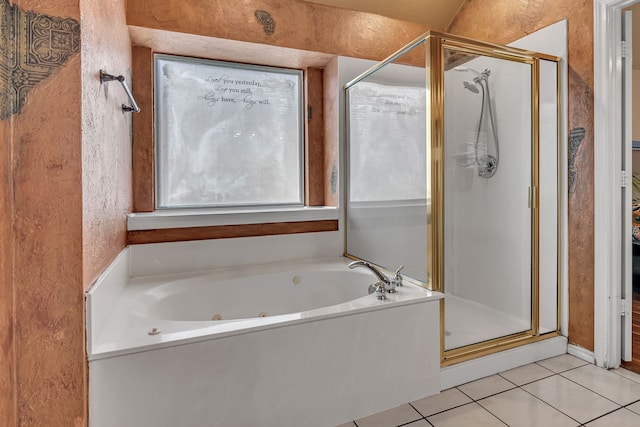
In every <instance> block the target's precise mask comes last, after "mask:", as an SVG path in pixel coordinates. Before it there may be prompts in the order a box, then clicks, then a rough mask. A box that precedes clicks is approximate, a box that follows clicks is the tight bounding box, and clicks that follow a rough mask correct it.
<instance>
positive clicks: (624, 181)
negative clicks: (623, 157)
mask: <svg viewBox="0 0 640 427" xmlns="http://www.w3.org/2000/svg"><path fill="white" fill-rule="evenodd" d="M627 185H629V174H627V171H625V170H621V171H620V186H621V187H622V188H626V187H627Z"/></svg>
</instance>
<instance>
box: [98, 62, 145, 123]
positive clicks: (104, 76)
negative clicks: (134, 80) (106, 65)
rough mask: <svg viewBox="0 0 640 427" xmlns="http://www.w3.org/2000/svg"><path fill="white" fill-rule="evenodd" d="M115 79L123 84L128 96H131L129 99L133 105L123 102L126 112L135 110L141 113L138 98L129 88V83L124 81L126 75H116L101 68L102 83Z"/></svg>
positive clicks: (123, 109) (123, 108)
mask: <svg viewBox="0 0 640 427" xmlns="http://www.w3.org/2000/svg"><path fill="white" fill-rule="evenodd" d="M114 80H116V81H119V82H120V84H121V85H122V88H123V89H124V91H125V92H126V93H127V96H128V97H129V101H131V106H128V105H126V104H122V111H125V112H131V111H135V112H136V113H139V112H140V108H139V107H138V104H137V103H136V100H135V99H133V94H132V93H131V91H130V90H129V86H127V83H126V82H125V81H124V76H122V75H120V76H114V75H113V74H108V73H105V72H104V71H102V70H100V83H104V82H111V81H114Z"/></svg>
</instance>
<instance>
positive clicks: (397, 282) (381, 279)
mask: <svg viewBox="0 0 640 427" xmlns="http://www.w3.org/2000/svg"><path fill="white" fill-rule="evenodd" d="M356 267H366V268H368V269H369V270H371V272H372V273H373V274H375V276H376V277H377V278H378V281H377V282H376V283H374V284H372V285H370V286H369V293H370V294H372V293H374V292H375V294H376V298H377V299H380V300H383V299H385V298H386V295H385V292H386V293H394V292H396V288H397V287H398V286H402V275H401V274H400V270H402V269H403V268H404V266H402V265H401V266H400V267H398V269H397V270H396V272H395V275H394V276H393V278H391V279H390V278H388V277H387V276H385V275H384V274H382V272H381V271H380V270H378V269H377V268H376V267H374V266H373V265H372V264H370V263H368V262H367V261H354V262H352V263H351V264H349V268H351V269H353V268H356Z"/></svg>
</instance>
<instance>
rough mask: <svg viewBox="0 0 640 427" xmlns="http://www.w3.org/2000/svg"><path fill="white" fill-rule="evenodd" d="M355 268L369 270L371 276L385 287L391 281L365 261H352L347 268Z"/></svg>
mask: <svg viewBox="0 0 640 427" xmlns="http://www.w3.org/2000/svg"><path fill="white" fill-rule="evenodd" d="M356 267H366V268H368V269H369V270H371V272H372V273H373V274H375V275H376V277H377V278H378V280H379V281H380V282H382V283H384V284H386V285H388V284H389V283H390V282H391V281H390V280H389V279H388V278H387V277H386V276H385V275H384V274H382V272H381V271H380V270H378V269H377V268H375V267H374V266H373V265H371V264H369V263H368V262H367V261H354V262H352V263H351V264H349V268H351V269H353V268H356Z"/></svg>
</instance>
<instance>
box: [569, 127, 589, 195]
mask: <svg viewBox="0 0 640 427" xmlns="http://www.w3.org/2000/svg"><path fill="white" fill-rule="evenodd" d="M585 133H586V130H585V129H584V128H573V129H571V131H570V132H569V194H571V193H573V190H575V186H576V176H577V175H578V170H577V169H576V165H575V163H576V156H577V154H578V148H580V144H582V141H583V140H584V135H585Z"/></svg>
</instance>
